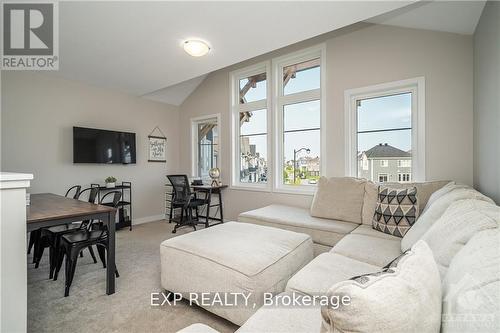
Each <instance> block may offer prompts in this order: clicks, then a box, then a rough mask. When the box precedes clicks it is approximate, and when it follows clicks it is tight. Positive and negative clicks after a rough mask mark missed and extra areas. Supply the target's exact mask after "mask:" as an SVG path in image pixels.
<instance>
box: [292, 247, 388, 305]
mask: <svg viewBox="0 0 500 333" xmlns="http://www.w3.org/2000/svg"><path fill="white" fill-rule="evenodd" d="M378 270H380V266H374V265H370V264H367V263H365V262H362V261H358V260H355V259H351V258H348V257H345V256H343V255H340V254H337V253H331V252H330V253H323V254H320V255H319V256H317V257H316V258H314V259H313V260H312V261H311V262H310V263H308V264H307V265H306V266H304V267H303V268H302V269H301V270H300V271H298V272H297V273H296V274H295V275H294V276H293V277H292V278H291V279H290V280H288V283H287V285H286V289H285V290H286V291H288V292H299V293H302V294H306V295H311V296H313V295H318V294H325V293H326V292H327V291H328V289H330V287H331V286H333V285H334V284H335V283H337V282H340V281H343V280H347V279H350V278H352V277H353V276H356V275H361V274H367V273H373V272H377V271H378Z"/></svg>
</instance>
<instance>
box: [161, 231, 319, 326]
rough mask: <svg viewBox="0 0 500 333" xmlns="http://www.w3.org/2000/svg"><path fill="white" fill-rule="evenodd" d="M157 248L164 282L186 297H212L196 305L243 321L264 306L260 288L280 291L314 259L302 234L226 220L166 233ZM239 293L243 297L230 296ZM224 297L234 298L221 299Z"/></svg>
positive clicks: (239, 321) (266, 290)
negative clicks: (181, 232) (227, 302)
mask: <svg viewBox="0 0 500 333" xmlns="http://www.w3.org/2000/svg"><path fill="white" fill-rule="evenodd" d="M160 254H161V284H162V287H163V288H165V289H166V290H168V291H172V292H178V293H182V295H183V297H184V298H186V299H188V300H193V295H195V296H196V297H199V298H198V300H202V297H203V298H207V297H208V298H209V299H210V300H213V301H214V302H210V301H208V302H205V301H204V302H200V303H198V305H200V306H203V307H204V308H206V309H207V310H208V311H210V312H212V313H215V314H217V315H219V316H221V317H223V318H226V319H227V320H229V321H231V322H233V323H235V324H237V325H242V324H243V323H244V322H245V321H246V320H247V319H248V318H249V317H250V316H251V315H252V314H254V313H255V312H256V311H257V310H258V309H259V308H260V307H261V306H262V304H263V295H264V293H266V292H269V293H275V294H277V293H280V292H282V291H283V290H284V289H285V286H286V283H287V281H288V280H289V279H290V277H292V275H294V274H295V272H297V271H298V270H299V269H301V268H302V267H303V266H304V265H306V264H307V263H308V262H309V261H311V260H312V258H313V246H312V240H311V237H310V236H308V235H306V234H301V233H296V232H292V231H288V230H282V229H277V228H271V227H265V226H260V225H254V224H248V223H239V222H227V223H224V224H220V225H217V226H214V227H210V228H208V229H203V230H199V231H195V232H191V233H189V234H185V235H182V236H178V237H175V238H171V239H168V240H166V241H164V242H163V243H162V244H161V245H160ZM240 293H243V294H244V295H245V297H243V298H242V297H239V296H238V299H237V300H235V299H233V295H239V294H240ZM224 297H228V298H229V300H230V302H231V303H232V304H231V305H220V303H219V302H218V300H219V299H221V298H222V299H223V298H224ZM244 298H245V299H247V301H246V302H245V299H244ZM236 301H237V302H238V304H234V303H236ZM201 303H203V304H201ZM207 303H210V304H207Z"/></svg>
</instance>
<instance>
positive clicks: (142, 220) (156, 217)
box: [132, 214, 165, 225]
mask: <svg viewBox="0 0 500 333" xmlns="http://www.w3.org/2000/svg"><path fill="white" fill-rule="evenodd" d="M164 219H165V215H164V214H160V215H153V216H145V217H140V218H138V219H133V220H132V225H137V224H143V223H148V222H154V221H158V220H164Z"/></svg>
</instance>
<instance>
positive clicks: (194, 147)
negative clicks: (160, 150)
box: [190, 113, 222, 177]
mask: <svg viewBox="0 0 500 333" xmlns="http://www.w3.org/2000/svg"><path fill="white" fill-rule="evenodd" d="M210 119H217V127H218V132H217V135H218V137H219V143H218V146H219V154H218V160H217V162H218V163H217V167H218V168H219V169H221V164H222V148H221V145H222V140H221V130H220V129H221V125H220V124H221V114H220V113H215V114H210V115H206V116H200V117H194V118H191V119H190V121H191V175H192V176H193V177H199V175H198V124H199V123H200V122H203V121H204V120H210Z"/></svg>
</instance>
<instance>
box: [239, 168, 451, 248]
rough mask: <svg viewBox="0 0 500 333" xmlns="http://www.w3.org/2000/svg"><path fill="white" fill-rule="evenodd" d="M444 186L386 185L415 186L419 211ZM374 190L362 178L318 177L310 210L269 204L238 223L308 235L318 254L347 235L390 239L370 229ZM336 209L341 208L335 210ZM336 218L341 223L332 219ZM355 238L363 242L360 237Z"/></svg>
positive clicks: (368, 182)
mask: <svg viewBox="0 0 500 333" xmlns="http://www.w3.org/2000/svg"><path fill="white" fill-rule="evenodd" d="M447 183H448V181H434V182H423V183H408V184H403V185H401V184H389V185H393V186H395V187H412V186H415V187H417V193H418V198H419V207H420V210H421V211H422V210H423V209H424V207H425V206H426V204H427V201H428V200H429V198H430V196H431V195H432V193H434V192H435V191H436V190H438V189H440V188H442V187H443V186H444V185H445V184H447ZM377 191H378V185H377V184H375V183H373V182H370V181H367V180H364V179H357V178H350V177H342V178H332V179H326V178H321V179H320V181H319V183H318V191H317V192H316V194H315V196H314V199H313V203H312V205H311V208H310V209H309V208H302V207H292V206H285V205H270V206H266V207H263V208H258V209H255V210H251V211H248V212H244V213H241V214H240V215H239V216H238V221H240V222H247V223H254V224H259V225H265V226H270V227H276V228H281V229H286V230H291V231H296V232H301V233H305V234H308V235H310V236H311V238H312V240H313V243H314V244H313V246H314V253H315V255H318V254H320V253H323V252H328V251H330V249H331V248H332V247H333V246H335V244H337V243H338V242H339V241H340V240H341V239H343V238H344V237H345V236H346V235H348V234H359V235H363V234H364V235H367V236H374V235H375V236H376V237H378V238H386V239H391V236H388V235H386V234H383V233H381V232H378V231H376V230H373V229H372V227H371V225H372V218H373V214H374V212H375V206H376V203H377ZM346 193H348V195H346ZM339 202H342V204H339ZM344 203H347V204H344ZM339 206H341V209H340V208H337V207H339ZM340 210H342V212H341V211H340ZM337 216H340V217H342V218H344V220H340V219H338V218H335V217H337ZM386 236H388V237H386ZM358 238H360V239H364V237H358ZM394 238H396V237H394Z"/></svg>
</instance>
